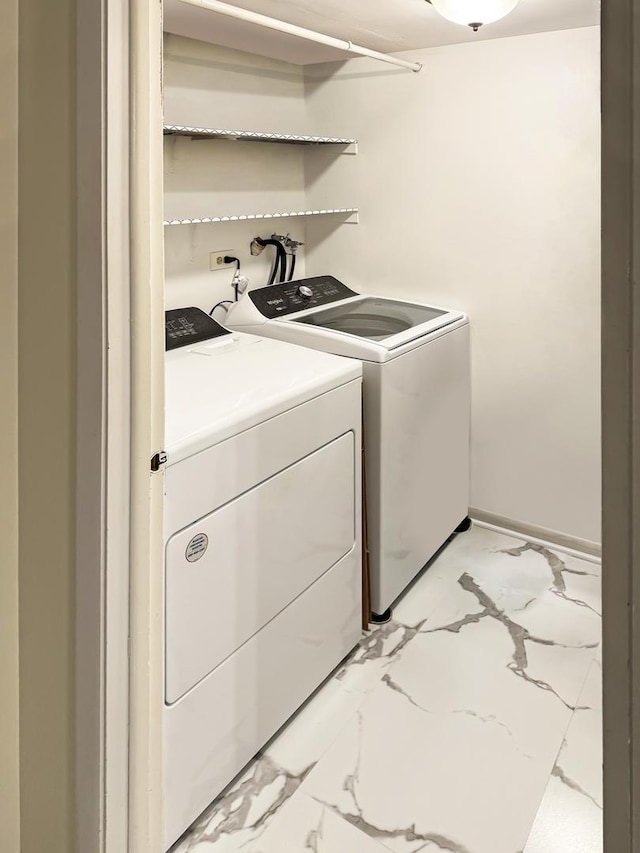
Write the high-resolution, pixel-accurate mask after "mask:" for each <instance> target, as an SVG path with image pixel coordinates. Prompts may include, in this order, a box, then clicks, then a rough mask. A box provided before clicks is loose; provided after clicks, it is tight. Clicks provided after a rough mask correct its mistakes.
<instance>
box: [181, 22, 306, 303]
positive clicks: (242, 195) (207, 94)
mask: <svg viewBox="0 0 640 853" xmlns="http://www.w3.org/2000/svg"><path fill="white" fill-rule="evenodd" d="M304 95H305V91H304V75H303V70H302V68H301V67H300V66H295V65H290V64H288V63H285V62H277V61H276V60H272V59H266V58H264V57H260V56H254V55H253V54H248V53H241V52H240V51H234V50H228V49H227V48H223V47H218V46H215V45H210V44H205V43H203V42H198V41H194V40H192V39H185V38H181V37H179V36H165V65H164V116H165V123H167V124H179V125H188V126H198V127H212V128H222V129H231V130H233V129H237V130H255V131H265V132H279V133H294V134H295V133H298V134H304V133H307V132H308V131H307V120H306V104H305V97H304ZM303 158H304V152H303V149H302V148H301V147H299V146H289V145H274V144H270V143H256V142H237V141H226V140H196V141H192V140H191V139H189V138H177V137H165V218H167V219H172V218H193V217H199V216H217V215H237V214H245V213H268V212H276V211H279V210H291V209H295V210H300V209H304V208H305V206H306V200H305V188H304V181H305V178H304V159H303ZM288 232H290V233H291V235H292V237H294V238H295V239H297V240H301V241H303V242H305V241H306V229H305V220H304V219H300V218H294V219H291V218H290V219H273V220H267V221H258V222H253V223H242V222H236V223H220V224H202V225H182V226H168V227H166V228H165V256H166V304H167V307H168V308H178V307H182V306H186V305H196V306H198V307H200V308H202V309H203V310H205V311H209V310H210V309H211V308H212V306H213V305H214V304H215V303H216V302H218V301H219V300H222V299H229V298H231V297H232V295H233V292H232V290H231V287H230V284H231V278H232V274H233V270H216V271H214V272H211V271H210V270H209V253H210V252H212V251H216V250H219V249H228V250H231V253H232V254H234V255H236V257H238V258H240V261H241V264H242V270H241V272H243V273H245V274H246V275H248V276H249V277H250V279H251V286H258V285H261V284H266V283H267V280H268V276H269V271H270V268H271V261H272V258H273V249H266V250H265V251H264V252H263V254H262V255H260V256H259V257H257V258H256V257H252V256H251V255H250V253H249V243H250V241H251V239H252V238H253V237H255V236H261V237H270V236H271V234H273V233H279V234H286V233H288ZM297 271H299V273H300V274H301V275H303V274H304V250H301V251H300V254H299V256H298V259H297ZM216 317H218V318H220V315H219V314H218V313H216Z"/></svg>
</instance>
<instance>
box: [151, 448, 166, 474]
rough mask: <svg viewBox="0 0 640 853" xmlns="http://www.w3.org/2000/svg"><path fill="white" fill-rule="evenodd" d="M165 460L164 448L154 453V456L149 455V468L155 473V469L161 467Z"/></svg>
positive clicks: (157, 469)
mask: <svg viewBox="0 0 640 853" xmlns="http://www.w3.org/2000/svg"><path fill="white" fill-rule="evenodd" d="M166 461H167V454H166V453H165V452H164V450H161V451H160V452H159V453H156V454H155V456H152V457H151V470H152V472H153V473H154V474H155V473H156V472H157V471H159V470H160V468H162V466H163V465H164V464H165V463H166Z"/></svg>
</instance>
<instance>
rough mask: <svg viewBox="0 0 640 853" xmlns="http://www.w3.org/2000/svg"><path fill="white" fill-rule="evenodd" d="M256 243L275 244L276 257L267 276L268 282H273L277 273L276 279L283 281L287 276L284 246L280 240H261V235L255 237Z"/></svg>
mask: <svg viewBox="0 0 640 853" xmlns="http://www.w3.org/2000/svg"><path fill="white" fill-rule="evenodd" d="M256 243H257V244H258V245H259V246H275V249H276V257H275V260H274V263H273V268H272V270H271V275H270V276H269V284H273V283H274V282H275V280H276V276H278V273H279V278H278V281H285V280H286V276H287V253H286V252H285V250H284V246H283V245H282V243H281V242H280V240H263V239H262V237H256Z"/></svg>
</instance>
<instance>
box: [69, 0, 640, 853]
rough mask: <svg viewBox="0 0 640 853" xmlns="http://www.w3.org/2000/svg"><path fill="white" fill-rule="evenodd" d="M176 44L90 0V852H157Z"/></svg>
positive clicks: (610, 402) (617, 66) (634, 378)
mask: <svg viewBox="0 0 640 853" xmlns="http://www.w3.org/2000/svg"><path fill="white" fill-rule="evenodd" d="M633 7H634V0H607V2H606V3H604V4H603V9H602V33H601V38H602V106H603V129H602V141H603V149H602V187H603V206H602V216H603V220H602V225H603V240H602V283H603V284H602V311H603V322H602V415H603V566H604V571H603V685H604V691H603V692H604V764H605V776H604V805H605V811H604V835H605V849H606V851H607V853H633V850H634V849H640V828H639V826H638V820H637V818H638V817H639V816H640V736H639V735H638V732H639V731H640V728H639V726H640V646H639V643H640V583H638V578H640V514H639V512H640V297H639V296H637V295H636V292H635V281H636V280H640V15H637V14H636V15H635V16H634V8H633ZM107 9H108V14H107ZM161 44H162V34H161V8H160V0H155V2H152V3H150V4H147V3H140V2H135V0H109V2H108V4H107V0H83V2H82V3H79V4H78V128H79V130H78V188H79V241H78V244H79V251H78V269H79V281H80V282H81V286H80V287H79V301H78V346H79V364H80V367H79V375H78V382H79V388H78V413H79V414H78V436H79V441H78V470H79V472H80V475H79V478H78V522H79V523H78V539H77V555H78V559H77V566H78V573H77V599H76V600H77V638H78V642H77V658H76V667H77V713H78V743H77V755H78V761H77V781H78V809H77V812H78V819H79V831H78V839H79V840H78V849H80V850H82V851H83V853H123V851H124V850H127V851H129V853H150V851H153V853H156V851H159V850H161V849H162V843H161V787H162V785H161V746H162V741H161V708H162V644H161V627H162V626H161V613H162V572H161V570H160V567H161V565H162V551H161V544H160V543H161V541H162V535H161V524H162V519H161V512H162V475H161V474H151V473H150V470H149V460H150V458H151V456H152V455H153V453H155V452H156V451H157V450H160V449H161V448H162V437H163V436H162V417H161V412H162V393H163V389H162V365H163V342H162V336H161V330H162V310H163V306H162V303H163V294H162V279H163V277H162V263H163V261H162V231H161V228H162V226H161V219H162V217H161V215H160V213H161V210H162V198H161V192H162V142H161V134H160V125H161V115H160V112H161V107H160V104H161V100H160V98H161V91H160V79H161V78H160V75H161ZM634 102H635V103H634ZM129 519H131V523H130V524H129ZM129 639H130V647H129ZM123 696H126V697H128V701H127V702H125V703H123V702H122V697H123Z"/></svg>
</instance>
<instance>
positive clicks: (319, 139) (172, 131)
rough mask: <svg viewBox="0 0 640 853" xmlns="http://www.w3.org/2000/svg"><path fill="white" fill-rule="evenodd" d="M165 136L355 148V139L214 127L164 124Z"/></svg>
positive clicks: (356, 141) (356, 142)
mask: <svg viewBox="0 0 640 853" xmlns="http://www.w3.org/2000/svg"><path fill="white" fill-rule="evenodd" d="M163 132H164V134H165V136H190V137H191V138H192V139H238V140H245V141H248V142H251V141H253V142H280V143H285V144H290V145H346V146H354V153H355V146H357V144H358V140H357V139H350V138H347V137H342V136H299V135H296V134H291V133H263V132H261V131H256V130H228V129H222V128H215V127H188V126H186V125H179V124H165V125H164V127H163Z"/></svg>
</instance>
